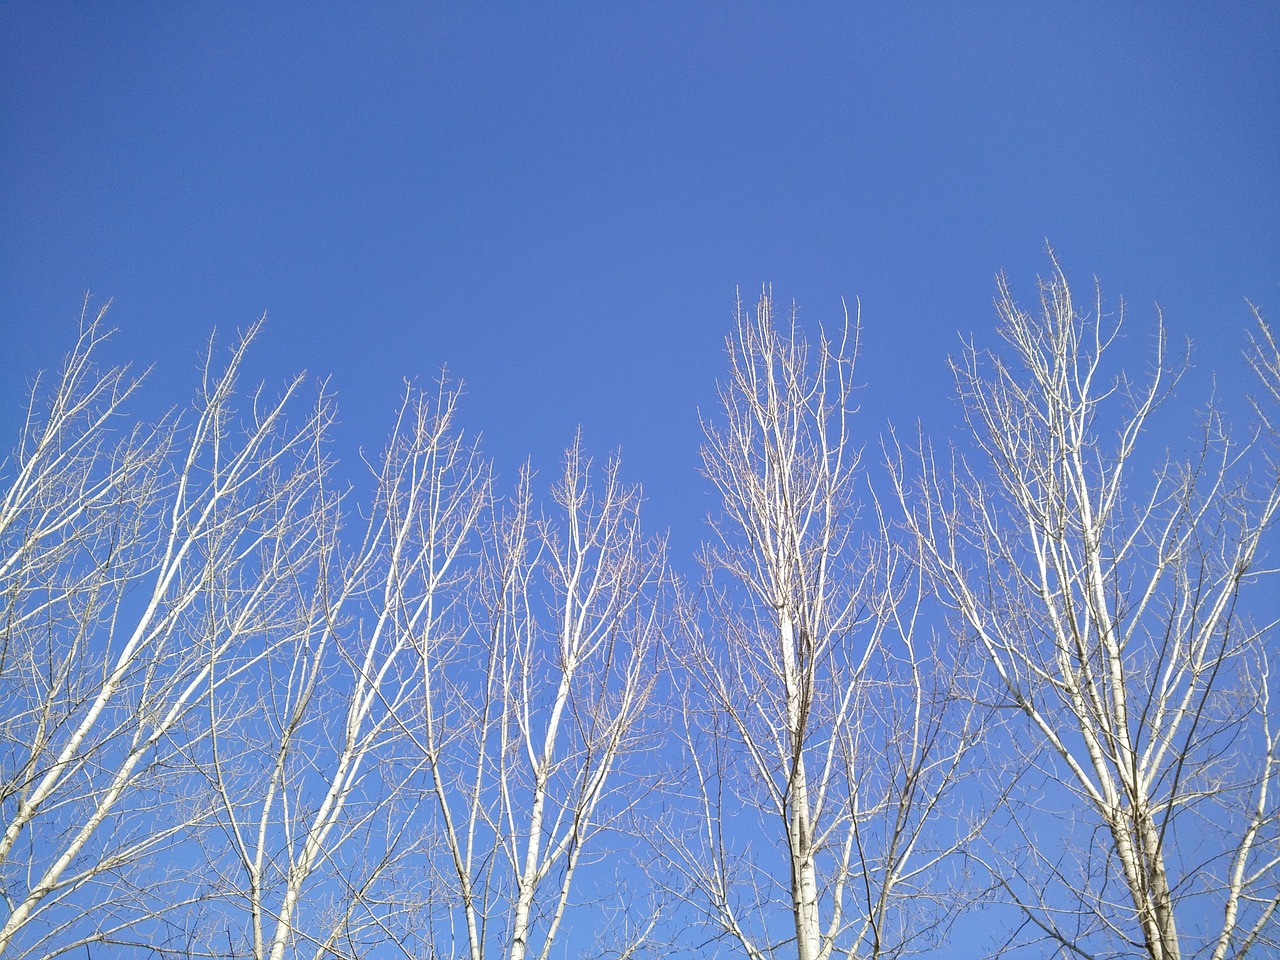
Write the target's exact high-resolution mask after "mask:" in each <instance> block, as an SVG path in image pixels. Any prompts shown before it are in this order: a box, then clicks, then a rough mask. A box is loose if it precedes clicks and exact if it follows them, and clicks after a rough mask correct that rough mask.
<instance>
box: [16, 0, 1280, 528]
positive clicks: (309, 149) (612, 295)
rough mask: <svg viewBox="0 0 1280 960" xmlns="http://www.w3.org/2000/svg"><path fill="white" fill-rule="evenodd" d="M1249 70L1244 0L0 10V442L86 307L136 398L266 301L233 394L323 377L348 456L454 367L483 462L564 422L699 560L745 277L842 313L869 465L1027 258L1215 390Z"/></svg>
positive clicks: (562, 432) (547, 438)
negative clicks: (249, 367) (111, 327)
mask: <svg viewBox="0 0 1280 960" xmlns="http://www.w3.org/2000/svg"><path fill="white" fill-rule="evenodd" d="M974 6H976V5H974ZM1277 49H1280V8H1277V7H1275V6H1274V5H1269V4H1230V5H1214V6H1209V5H1205V4H1191V3H1174V4H1161V5H1154V4H1150V5H1143V4H1107V5H1104V4H1073V5H1067V4H1043V5H1035V6H1032V5H1026V4H988V5H985V6H983V7H982V8H981V9H973V8H971V7H970V6H968V5H944V4H910V5H892V6H891V5H881V6H877V7H875V8H874V9H873V8H871V7H870V6H864V5H835V4H829V5H819V4H798V5H794V6H784V5H782V4H765V3H746V4H732V5H731V4H727V3H726V4H718V3H709V4H698V5H687V4H663V3H659V4H644V5H641V4H610V5H595V4H556V5H532V4H528V5H516V4H466V5H464V4H448V5H440V4H431V5H426V4H424V5H410V4H395V5H393V4H374V5H369V6H365V7H362V8H361V10H360V12H359V14H358V15H356V14H355V13H354V12H353V11H352V10H351V9H350V8H345V7H341V6H338V5H332V4H320V5H315V6H303V5H301V4H298V5H292V4H278V5H274V6H272V7H271V8H269V9H265V10H264V9H262V8H261V5H257V4H220V5H212V4H163V5H160V4H156V5H150V4H128V5H123V6H117V5H106V4H56V3H55V4H39V5H37V4H26V3H22V4H6V5H5V6H4V7H3V9H2V10H0V54H2V56H0V71H2V74H0V77H2V79H0V116H2V117H3V129H4V136H3V137H2V138H0V183H2V184H3V187H2V188H0V204H3V206H2V207H0V318H3V319H0V324H2V327H0V330H2V332H3V338H4V341H5V343H6V349H5V350H4V351H3V352H2V353H3V356H2V357H0V382H3V385H4V393H3V404H4V409H3V417H4V421H3V422H4V423H6V424H8V423H11V422H12V417H13V416H14V413H15V410H16V406H17V404H18V400H19V396H20V394H21V389H20V388H21V385H22V383H23V381H24V378H25V377H26V376H28V375H29V374H30V373H31V372H32V371H33V370H35V369H37V368H39V367H42V366H49V365H51V364H53V363H55V362H56V359H57V357H58V356H59V354H60V352H61V351H62V350H63V349H64V348H65V347H66V345H67V344H68V343H69V341H70V337H71V335H72V333H73V329H74V318H75V316H76V315H77V312H78V307H79V302H80V298H81V296H82V295H83V293H84V292H85V291H86V290H89V291H91V292H92V294H93V297H94V298H95V301H100V300H102V299H105V298H114V307H113V310H112V314H111V316H112V319H113V322H114V324H115V325H116V326H118V327H119V328H120V334H119V337H118V342H117V346H116V351H117V352H116V354H115V355H116V356H117V357H128V358H132V359H134V360H136V361H138V362H156V363H158V364H159V368H158V370H157V373H156V376H155V378H154V387H153V391H152V394H151V395H152V396H154V397H155V398H157V399H156V402H157V403H160V402H163V403H173V402H178V401H179V400H181V399H182V398H184V397H186V396H188V395H189V393H190V389H191V387H192V386H193V384H194V372H195V363H196V358H197V357H198V354H199V351H200V348H201V345H202V343H203V342H204V340H205V339H206V338H207V336H208V334H209V332H210V330H211V329H213V328H214V327H215V326H216V327H217V328H218V329H219V330H220V331H222V332H224V333H227V332H229V331H231V330H233V329H235V328H237V327H243V326H244V325H246V324H248V323H249V322H251V321H252V320H253V319H254V318H256V317H257V316H259V315H260V314H262V313H263V312H265V313H266V314H267V316H268V327H267V330H266V333H265V335H264V337H263V340H262V343H261V345H260V348H259V350H258V352H257V357H256V360H257V364H258V366H257V368H256V369H257V371H258V372H260V373H261V374H262V375H263V376H266V377H268V378H270V379H279V378H282V377H284V376H285V375H286V374H287V373H289V372H292V371H295V370H297V369H299V368H305V369H307V370H308V371H310V372H311V373H313V374H315V375H317V376H324V375H328V376H331V377H332V380H331V383H332V386H333V387H334V389H335V390H336V391H337V393H338V396H339V401H340V404H341V407H342V410H343V411H344V416H343V427H342V430H343V434H342V435H341V437H340V441H341V442H343V443H348V444H355V443H360V444H363V445H365V446H366V447H374V448H376V447H377V446H378V445H379V443H380V441H381V438H382V437H383V436H384V434H385V431H386V429H387V427H388V425H389V418H390V414H391V411H392V409H393V407H394V405H395V401H396V398H397V395H398V393H399V391H400V383H401V380H402V378H404V377H411V378H417V379H419V380H425V379H428V378H430V377H432V376H433V375H435V373H436V372H437V371H438V370H439V369H440V367H441V366H442V365H443V364H445V363H447V364H448V365H449V368H450V370H451V371H453V372H454V373H455V374H456V375H457V376H459V377H462V378H463V379H465V381H466V383H467V385H468V398H467V400H466V404H465V407H464V410H463V420H464V422H465V424H466V425H467V426H468V427H469V428H470V429H472V430H479V431H482V432H483V433H484V434H485V437H486V447H487V449H488V451H489V453H490V454H491V455H493V456H495V457H496V458H497V460H498V462H499V465H500V467H501V468H502V469H503V472H504V473H505V474H506V475H507V476H511V475H512V474H513V473H514V469H515V466H516V465H517V464H518V463H519V462H521V461H522V460H523V458H524V457H525V456H526V455H532V456H533V457H534V460H535V463H536V464H538V465H539V466H540V467H541V469H542V470H543V471H544V473H545V472H546V471H548V470H550V469H552V468H553V467H554V465H555V462H556V459H557V458H558V455H559V451H560V450H561V449H562V448H563V447H564V446H565V445H566V444H567V443H568V441H569V439H570V437H571V434H572V431H573V430H574V428H575V427H576V426H577V425H578V424H579V423H581V424H582V425H583V427H584V428H585V431H586V440H587V443H588V444H589V446H590V447H591V448H592V449H593V450H595V451H598V452H599V453H601V454H603V453H604V452H605V451H606V450H608V449H611V448H613V447H616V446H621V448H622V450H623V456H624V461H625V463H626V465H627V470H628V472H629V474H630V475H631V476H632V478H633V479H636V480H640V481H642V482H643V483H644V485H645V488H646V491H647V494H648V497H649V501H650V515H651V517H652V518H653V520H654V521H655V523H657V524H659V525H660V526H672V527H673V528H674V530H673V532H674V538H675V543H676V545H677V547H680V548H687V549H689V550H691V549H692V547H693V545H694V543H695V542H696V541H697V540H698V539H699V537H700V536H701V533H700V527H699V523H700V518H701V517H702V516H703V515H704V514H705V513H706V510H707V509H708V507H709V505H710V504H709V501H708V498H707V497H706V496H705V493H704V485H703V484H702V482H701V481H700V479H699V478H698V477H697V475H696V467H697V462H698V460H697V447H698V443H699V431H698V425H697V410H698V409H699V407H701V408H702V409H704V410H705V409H707V408H708V407H709V406H710V404H711V402H712V400H713V396H714V382H715V379H716V377H717V376H718V375H719V371H720V369H721V367H722V363H723V352H722V338H723V336H724V334H725V333H726V332H727V330H728V328H729V325H730V323H731V319H732V310H733V299H734V291H735V288H736V287H741V288H742V290H743V295H744V297H747V298H753V297H754V296H755V295H756V293H757V292H758V288H759V285H760V284H761V283H762V282H765V281H769V282H772V283H773V285H774V290H775V293H776V294H777V295H778V297H779V299H780V300H782V301H783V302H787V301H790V300H795V301H797V302H798V303H799V304H800V307H801V316H802V319H803V320H804V321H806V322H807V323H810V324H816V323H818V322H822V321H826V322H834V321H835V320H836V319H837V318H838V316H839V312H840V309H841V307H840V297H841V296H844V297H847V298H849V299H850V301H851V302H852V300H853V298H855V297H858V298H861V303H862V309H863V322H864V325H865V335H864V350H863V357H862V366H861V371H862V379H863V381H864V383H865V384H866V389H865V390H864V393H863V399H864V408H865V410H866V414H867V416H866V418H865V419H864V427H865V429H866V430H867V434H868V439H869V440H874V438H875V436H877V435H878V434H879V432H880V429H881V426H882V424H883V423H884V421H885V419H886V418H887V417H893V418H894V419H895V420H896V421H897V422H899V423H908V424H909V423H911V422H912V421H913V420H914V419H915V418H917V417H923V418H925V419H926V421H929V420H931V419H932V418H939V422H940V423H950V422H951V421H952V420H953V419H954V405H953V404H952V403H951V401H950V399H949V398H950V395H951V383H950V379H949V376H948V375H947V373H946V369H945V365H944V364H945V360H946V357H947V355H948V353H950V352H951V351H952V350H953V349H954V348H955V345H956V344H957V342H958V340H957V333H958V332H959V331H965V332H968V331H975V332H977V333H978V334H979V336H985V335H986V334H987V332H988V331H989V330H990V329H991V328H992V325H993V319H994V318H993V312H992V310H991V306H990V304H991V298H992V296H993V294H994V282H993V275H994V274H995V272H996V271H997V270H999V269H1004V270H1006V271H1007V272H1008V273H1009V275H1010V277H1011V278H1012V280H1013V282H1014V284H1015V288H1017V289H1019V290H1021V291H1022V292H1023V294H1024V295H1025V297H1026V298H1027V299H1028V300H1031V299H1033V298H1034V295H1035V291H1034V281H1035V277H1036V274H1037V273H1038V272H1041V271H1043V270H1044V269H1045V268H1046V261H1045V258H1044V252H1043V244H1044V241H1045V239H1046V238H1048V239H1050V240H1051V241H1052V243H1053V244H1054V245H1055V247H1056V249H1057V251H1058V253H1059V255H1060V257H1061V258H1062V260H1063V262H1064V265H1065V266H1066V268H1067V270H1068V273H1069V275H1070V276H1072V277H1073V278H1074V279H1075V280H1076V282H1077V283H1078V284H1087V283H1089V281H1090V278H1091V276H1092V275H1095V274H1096V275H1097V276H1098V277H1099V278H1100V279H1101V281H1102V283H1103V286H1104V292H1105V293H1106V294H1108V297H1109V299H1110V300H1111V301H1112V302H1113V303H1114V302H1115V298H1117V297H1119V296H1120V295H1123V296H1124V297H1125V298H1126V299H1127V301H1128V302H1129V303H1130V304H1131V305H1132V307H1133V315H1134V320H1135V324H1134V328H1133V329H1135V330H1139V329H1142V327H1141V326H1140V324H1146V323H1148V322H1149V320H1150V319H1151V317H1152V316H1153V308H1152V305H1153V303H1154V302H1156V301H1159V302H1160V304H1161V305H1162V306H1163V307H1164V309H1165V310H1166V313H1167V317H1168V321H1169V324H1170V326H1171V328H1172V330H1173V331H1174V332H1175V333H1176V334H1179V335H1183V334H1185V335H1190V336H1192V337H1193V338H1194V339H1195V340H1196V341H1197V344H1198V352H1197V357H1198V359H1199V361H1200V363H1201V365H1203V366H1206V367H1208V366H1212V367H1214V368H1215V369H1218V370H1220V371H1224V370H1227V369H1230V370H1238V355H1239V349H1240V347H1241V346H1242V344H1243V337H1244V330H1245V329H1246V326H1247V321H1248V315H1247V311H1246V308H1245V306H1244V303H1243V298H1244V297H1249V298H1252V299H1253V300H1254V301H1255V302H1256V303H1258V304H1259V306H1260V307H1261V308H1262V309H1263V311H1264V312H1266V313H1268V314H1270V315H1271V316H1273V317H1276V316H1280V309H1277V307H1278V306H1280V288H1278V287H1277V283H1278V282H1280V109H1278V108H1277V104H1278V103H1280V83H1278V81H1280V57H1277V55H1276V52H1275V51H1276V50H1277ZM10 432H11V431H10Z"/></svg>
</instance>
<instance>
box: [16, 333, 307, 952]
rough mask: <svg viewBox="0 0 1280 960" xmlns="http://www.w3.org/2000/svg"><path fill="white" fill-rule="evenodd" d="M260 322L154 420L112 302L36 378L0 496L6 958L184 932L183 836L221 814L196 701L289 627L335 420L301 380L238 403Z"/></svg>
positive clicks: (170, 938)
mask: <svg viewBox="0 0 1280 960" xmlns="http://www.w3.org/2000/svg"><path fill="white" fill-rule="evenodd" d="M256 329H257V326H256V325H255V326H254V327H253V328H251V329H250V331H249V332H248V333H247V334H246V335H245V336H244V337H242V338H241V339H240V340H239V342H238V343H237V344H236V346H235V347H234V349H233V350H232V351H231V356H230V358H229V360H228V361H227V363H226V365H225V366H223V367H221V368H219V367H218V366H217V365H216V364H215V361H214V359H213V356H214V354H213V350H212V348H211V349H210V354H209V360H208V363H207V364H206V366H205V369H204V376H203V380H202V383H201V387H200V392H199V395H198V399H197V402H196V404H195V407H194V409H193V410H192V411H190V412H189V413H186V412H175V413H173V414H171V415H170V416H169V417H167V418H165V419H164V420H162V421H161V422H160V424H159V425H157V426H154V427H149V428H148V427H144V426H139V425H136V424H131V422H130V419H129V417H128V415H127V412H126V409H125V402H126V400H127V399H128V398H129V395H130V394H131V393H132V392H133V390H134V388H135V387H136V385H137V380H136V379H133V378H131V376H130V374H129V372H128V370H127V369H124V368H108V369H103V368H101V367H99V366H98V364H97V362H96V354H97V352H98V351H99V350H100V348H101V344H102V341H103V340H104V339H105V337H106V332H105V330H104V327H103V316H102V314H101V313H99V314H98V315H97V317H95V318H92V319H89V318H88V316H87V315H86V317H85V318H84V319H83V320H82V328H81V333H80V337H79V340H78V342H77V343H76V345H75V347H74V349H73V350H72V351H71V353H70V354H69V355H68V357H67V359H66V361H65V364H64V366H63V368H62V371H61V374H60V376H58V377H57V378H55V379H54V380H53V381H52V382H51V383H49V384H48V385H47V389H46V386H45V384H43V383H40V382H37V384H36V385H35V390H34V392H33V400H32V403H31V407H30V412H29V415H28V418H27V421H26V424H25V427H24V429H23V431H22V434H21V437H20V440H19V443H18V446H17V448H16V450H15V451H14V453H13V455H12V456H11V457H10V459H9V460H7V461H6V464H5V468H4V479H3V483H4V487H3V495H2V497H0V702H2V703H3V705H4V706H3V711H2V714H0V823H2V828H3V834H2V835H0V894H2V896H3V905H2V906H0V954H4V955H5V956H6V957H27V956H33V957H34V956H52V955H55V954H60V953H66V952H67V951H69V950H73V949H77V948H86V947H87V946H88V945H90V944H94V943H107V944H110V943H115V944H135V945H138V944H144V943H145V944H146V945H148V946H150V947H154V948H159V947H162V946H164V945H166V944H168V943H171V942H176V943H178V945H179V946H181V944H182V943H183V937H184V936H185V935H186V934H187V933H189V932H190V931H189V927H187V926H186V924H185V921H184V919H183V918H184V917H185V916H187V915H188V914H189V909H188V908H190V906H191V904H192V901H193V900H194V898H195V896H196V889H197V885H196V884H195V883H194V882H193V879H192V875H191V873H190V872H189V871H188V870H187V869H186V867H185V865H184V864H185V858H184V857H183V856H181V855H179V854H178V853H177V848H178V846H179V845H180V844H182V843H183V842H184V841H185V840H186V839H187V838H188V837H189V836H190V835H191V833H192V831H194V830H196V829H197V828H198V827H199V825H200V824H202V823H204V822H206V818H207V815H208V813H209V810H208V807H207V806H205V805H204V804H202V803H201V802H200V799H199V798H198V797H196V796H195V795H194V794H193V792H192V790H191V782H190V774H191V770H192V768H191V757H192V755H193V754H194V753H196V752H198V751H200V750H201V749H203V746H202V745H203V744H204V743H205V742H206V739H207V733H208V728H207V725H206V722H205V720H206V718H205V717H204V716H203V715H202V708H203V706H204V703H205V702H206V698H207V697H209V696H210V695H211V694H213V693H215V692H216V689H217V687H218V686H219V685H220V684H221V683H222V682H224V680H225V679H226V678H227V677H228V676H229V672H228V671H216V670H215V669H214V665H215V664H219V663H227V662H230V663H234V664H235V665H236V666H235V667H234V669H235V670H239V669H247V668H248V667H249V666H250V665H251V664H252V661H253V657H246V654H245V648H246V647H250V648H254V649H258V650H261V644H260V641H259V638H260V637H262V636H270V635H272V633H273V632H274V631H275V629H276V627H277V622H278V619H279V617H280V615H281V612H282V606H281V603H280V599H281V596H282V593H283V592H287V581H288V579H289V577H290V575H291V566H290V564H291V561H290V560H289V559H288V558H291V557H294V556H297V555H305V554H306V553H307V552H308V551H309V550H310V549H311V547H310V546H309V545H308V543H307V542H306V539H307V531H306V529H305V527H304V526H303V525H301V524H298V523H297V522H296V516H295V511H294V505H295V504H297V503H300V502H304V501H306V500H308V498H309V497H310V496H311V495H312V493H313V492H314V491H315V489H316V487H317V484H318V481H319V472H318V468H319V465H318V463H317V461H316V459H315V456H314V454H315V446H316V443H317V440H318V437H319V436H320V435H321V434H322V433H323V430H324V426H325V423H326V421H327V419H328V417H329V408H328V406H327V404H326V403H325V402H324V400H323V398H322V399H321V400H320V402H318V403H317V404H316V406H315V407H314V408H313V409H312V410H311V412H309V413H308V412H305V408H304V413H303V415H302V416H301V417H300V418H299V422H298V423H296V424H293V425H291V424H290V423H289V422H288V421H287V418H286V413H287V411H288V410H289V409H290V408H292V407H296V406H298V400H297V395H298V394H299V392H300V389H301V379H300V378H299V379H295V380H293V381H291V382H290V383H289V384H287V385H286V387H285V389H284V390H283V392H282V393H281V394H280V395H279V396H278V397H275V398H271V397H268V396H267V395H266V394H265V392H263V391H262V390H258V391H257V392H255V393H252V394H250V395H249V396H247V397H244V398H238V397H237V393H236V380H237V375H238V372H239V369H240V367H241V364H242V362H243V358H244V354H245V350H246V348H247V346H248V343H249V341H250V340H251V339H252V338H253V335H254V332H255V331H256ZM237 403H240V404H243V406H244V407H245V409H244V411H243V412H238V411H237V409H236V406H237ZM175 938H176V939H175Z"/></svg>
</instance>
